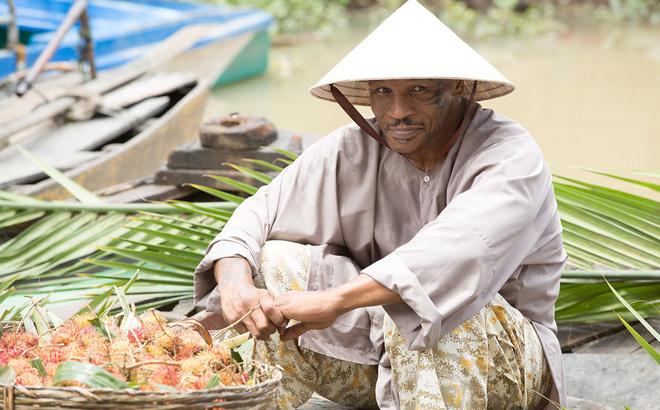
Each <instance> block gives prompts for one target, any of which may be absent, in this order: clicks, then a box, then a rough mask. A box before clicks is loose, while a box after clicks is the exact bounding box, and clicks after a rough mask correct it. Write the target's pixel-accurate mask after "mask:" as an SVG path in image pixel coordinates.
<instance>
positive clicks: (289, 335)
mask: <svg viewBox="0 0 660 410" xmlns="http://www.w3.org/2000/svg"><path fill="white" fill-rule="evenodd" d="M308 330H309V329H308V328H307V326H305V324H304V323H298V324H295V325H293V326H291V327H288V328H286V330H285V331H284V334H283V335H282V337H281V340H283V341H285V342H286V341H287V340H294V339H297V338H298V337H300V336H301V335H302V334H303V333H305V332H306V331H308Z"/></svg>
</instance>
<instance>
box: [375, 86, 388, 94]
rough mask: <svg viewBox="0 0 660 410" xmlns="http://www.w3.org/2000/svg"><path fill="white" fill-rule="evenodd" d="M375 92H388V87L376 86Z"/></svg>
mask: <svg viewBox="0 0 660 410" xmlns="http://www.w3.org/2000/svg"><path fill="white" fill-rule="evenodd" d="M376 92H377V93H378V94H387V93H389V92H390V89H389V88H387V87H378V88H376Z"/></svg>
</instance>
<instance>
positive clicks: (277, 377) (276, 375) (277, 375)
mask: <svg viewBox="0 0 660 410" xmlns="http://www.w3.org/2000/svg"><path fill="white" fill-rule="evenodd" d="M259 364H260V365H262V366H267V367H270V370H271V371H272V372H273V377H271V378H269V379H268V380H264V381H263V382H260V383H255V384H252V385H249V386H248V385H242V386H223V385H218V386H216V387H213V388H211V389H199V390H176V391H165V390H155V391H143V390H137V389H111V388H108V387H60V386H25V385H22V384H5V383H0V388H2V389H7V388H14V387H20V388H21V389H27V390H30V391H32V392H34V393H38V392H39V391H48V390H57V391H61V392H71V393H77V392H80V391H85V392H90V393H110V392H111V393H115V394H117V393H126V394H128V395H130V396H151V397H154V396H156V397H168V396H179V395H205V394H210V393H214V392H227V391H236V392H242V391H245V390H250V389H259V388H262V387H266V386H269V385H271V384H277V383H279V382H280V381H281V380H282V376H283V375H282V370H280V368H279V367H277V366H272V365H270V364H268V363H263V362H259Z"/></svg>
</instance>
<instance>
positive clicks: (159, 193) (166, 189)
mask: <svg viewBox="0 0 660 410" xmlns="http://www.w3.org/2000/svg"><path fill="white" fill-rule="evenodd" d="M193 191H194V189H193V188H190V187H180V186H176V185H157V184H146V185H140V186H136V187H133V188H129V189H126V190H124V191H119V192H115V193H113V194H111V195H107V196H102V198H103V200H104V201H106V202H109V203H117V204H125V203H131V202H145V201H166V200H169V199H179V198H183V197H184V196H186V195H188V194H190V193H191V192H193Z"/></svg>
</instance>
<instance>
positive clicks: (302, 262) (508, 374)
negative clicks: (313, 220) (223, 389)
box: [255, 241, 552, 409]
mask: <svg viewBox="0 0 660 410" xmlns="http://www.w3.org/2000/svg"><path fill="white" fill-rule="evenodd" d="M309 267H310V247H309V246H308V245H301V244H297V243H293V242H286V241H269V242H267V243H266V244H265V246H264V248H263V252H262V256H261V266H260V270H259V273H258V275H257V276H256V278H255V284H256V285H257V286H260V287H264V288H266V289H268V290H269V291H270V292H271V293H273V294H274V295H279V294H282V293H284V292H287V291H289V290H305V285H306V282H307V274H308V272H309ZM383 327H384V328H383V332H384V342H385V349H386V351H387V354H388V356H389V360H390V364H391V374H392V386H393V389H394V390H396V395H397V396H398V401H399V407H400V408H402V409H527V408H530V409H533V408H539V407H542V406H543V405H544V404H545V403H546V399H545V398H544V397H543V396H547V395H548V393H549V391H550V388H551V383H552V379H551V376H550V371H549V369H548V365H547V363H546V361H545V357H544V354H543V350H542V347H541V343H540V341H539V338H538V336H537V335H536V332H535V330H534V328H533V327H532V325H531V323H530V322H529V320H527V319H526V318H525V317H524V316H523V315H522V314H521V313H520V312H519V311H518V310H516V309H515V308H513V307H511V306H510V305H509V304H508V303H507V302H506V300H504V298H502V297H501V296H500V295H499V294H498V295H496V297H495V298H494V299H493V300H492V301H491V302H490V303H489V304H488V305H486V306H485V307H484V308H483V309H481V311H479V312H478V313H477V314H475V315H474V316H473V317H471V318H470V319H468V320H466V321H465V322H463V324H462V325H460V326H458V327H457V328H455V329H453V330H452V331H451V332H449V333H448V334H446V335H444V336H443V337H442V338H441V339H440V341H439V343H438V345H437V346H435V347H434V348H432V349H429V350H426V351H421V352H420V351H411V350H408V349H407V347H406V342H405V340H404V338H403V337H402V336H401V334H400V333H399V331H398V330H397V328H396V325H395V324H394V322H393V321H392V320H391V319H390V318H389V317H388V316H387V315H385V320H384V324H383ZM257 354H258V356H259V358H260V359H261V360H263V361H266V362H269V363H271V364H276V365H279V366H280V367H281V368H282V369H283V373H284V377H283V380H282V384H281V386H280V390H279V392H278V404H279V406H280V408H282V409H290V408H295V407H298V406H300V405H302V404H304V403H305V402H306V401H307V400H309V398H310V397H311V395H312V393H314V392H315V391H316V392H317V393H318V394H320V395H321V396H323V397H325V398H327V399H330V400H333V401H335V402H338V403H341V404H344V405H346V406H350V407H359V408H377V404H376V398H375V397H376V396H375V386H376V378H377V374H378V367H377V366H370V365H361V364H357V363H352V362H347V361H343V360H339V359H335V358H332V357H329V356H325V355H322V354H320V353H316V352H313V351H310V350H307V349H304V348H301V347H298V346H297V345H296V343H295V342H294V341H288V342H281V341H280V340H279V335H278V334H277V333H275V334H273V335H272V336H271V338H270V339H269V340H267V341H265V342H259V343H258V344H257Z"/></svg>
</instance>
